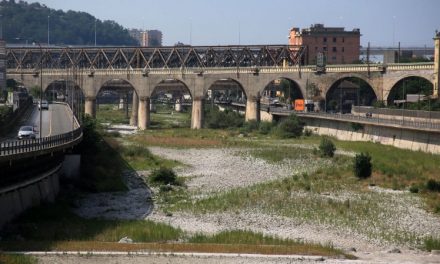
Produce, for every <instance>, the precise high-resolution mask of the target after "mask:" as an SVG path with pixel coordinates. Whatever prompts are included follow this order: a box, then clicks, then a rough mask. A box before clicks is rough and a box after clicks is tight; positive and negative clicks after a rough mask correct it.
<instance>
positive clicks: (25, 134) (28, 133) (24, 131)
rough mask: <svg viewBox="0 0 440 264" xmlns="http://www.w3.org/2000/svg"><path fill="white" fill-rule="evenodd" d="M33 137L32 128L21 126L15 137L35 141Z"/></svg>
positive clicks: (33, 131)
mask: <svg viewBox="0 0 440 264" xmlns="http://www.w3.org/2000/svg"><path fill="white" fill-rule="evenodd" d="M35 137H36V135H35V130H34V127H33V126H22V127H20V129H19V130H18V135H17V138H18V139H25V138H29V139H35Z"/></svg>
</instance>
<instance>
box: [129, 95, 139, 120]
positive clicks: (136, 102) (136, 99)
mask: <svg viewBox="0 0 440 264" xmlns="http://www.w3.org/2000/svg"><path fill="white" fill-rule="evenodd" d="M138 111H139V96H138V95H137V93H136V92H133V104H132V105H131V117H130V125H131V126H137V124H138Z"/></svg>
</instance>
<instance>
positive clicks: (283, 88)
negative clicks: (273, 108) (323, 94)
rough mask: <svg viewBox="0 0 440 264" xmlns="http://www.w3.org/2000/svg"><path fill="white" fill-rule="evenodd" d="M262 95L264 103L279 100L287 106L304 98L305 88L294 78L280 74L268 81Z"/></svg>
mask: <svg viewBox="0 0 440 264" xmlns="http://www.w3.org/2000/svg"><path fill="white" fill-rule="evenodd" d="M260 95H261V103H262V104H271V103H275V102H278V103H282V104H285V105H286V106H287V105H291V102H293V101H295V100H296V99H304V98H305V90H304V89H303V88H302V87H301V85H300V84H299V83H298V82H297V81H295V80H294V79H292V78H289V77H282V76H280V77H278V78H275V79H272V80H270V81H269V82H266V83H265V86H264V88H263V89H262V90H260Z"/></svg>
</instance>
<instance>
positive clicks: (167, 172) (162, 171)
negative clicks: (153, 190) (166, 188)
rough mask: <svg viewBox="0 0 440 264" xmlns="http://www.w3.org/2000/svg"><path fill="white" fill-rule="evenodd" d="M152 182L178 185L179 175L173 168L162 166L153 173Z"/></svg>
mask: <svg viewBox="0 0 440 264" xmlns="http://www.w3.org/2000/svg"><path fill="white" fill-rule="evenodd" d="M150 182H151V183H152V184H165V185H167V184H170V185H176V184H177V175H176V173H175V172H174V171H173V170H172V169H168V168H164V167H161V168H159V169H158V170H154V171H153V172H152V173H151V175H150Z"/></svg>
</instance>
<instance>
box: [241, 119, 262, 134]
mask: <svg viewBox="0 0 440 264" xmlns="http://www.w3.org/2000/svg"><path fill="white" fill-rule="evenodd" d="M258 127H259V123H258V121H257V120H249V121H246V122H245V123H244V124H243V128H242V129H241V130H240V131H241V132H243V133H250V132H252V131H255V130H258Z"/></svg>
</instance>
